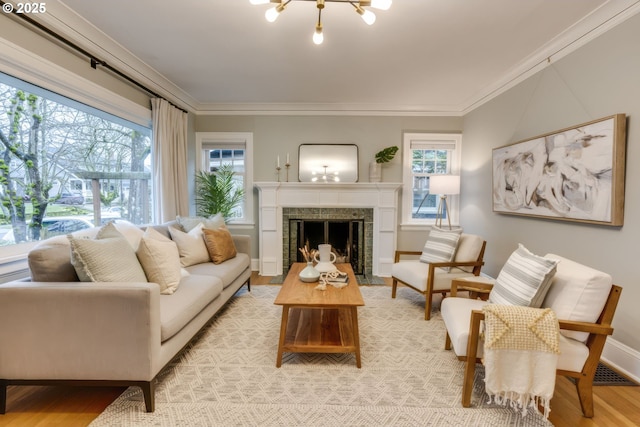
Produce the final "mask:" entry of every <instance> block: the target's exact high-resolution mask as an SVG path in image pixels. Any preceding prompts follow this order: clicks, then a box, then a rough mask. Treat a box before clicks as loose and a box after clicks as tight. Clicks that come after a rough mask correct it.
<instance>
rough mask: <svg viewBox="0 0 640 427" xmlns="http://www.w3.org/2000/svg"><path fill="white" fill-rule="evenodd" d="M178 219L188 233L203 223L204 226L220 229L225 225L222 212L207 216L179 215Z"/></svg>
mask: <svg viewBox="0 0 640 427" xmlns="http://www.w3.org/2000/svg"><path fill="white" fill-rule="evenodd" d="M176 221H177V223H178V224H180V226H181V227H182V228H183V229H184V231H186V232H187V233H188V232H189V231H191V230H193V229H194V228H195V227H196V226H197V225H198V224H202V225H203V227H204V228H210V229H212V230H215V229H218V228H220V227H222V226H223V225H224V218H223V217H222V214H221V213H217V214H215V215H212V216H210V217H209V218H205V217H202V216H177V217H176Z"/></svg>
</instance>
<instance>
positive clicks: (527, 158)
mask: <svg viewBox="0 0 640 427" xmlns="http://www.w3.org/2000/svg"><path fill="white" fill-rule="evenodd" d="M625 151H626V116H625V115H624V114H615V115H612V116H608V117H604V118H602V119H598V120H594V121H591V122H588V123H583V124H580V125H577V126H574V127H570V128H566V129H562V130H559V131H555V132H551V133H548V134H544V135H540V136H537V137H535V138H531V139H527V140H523V141H519V142H516V143H513V144H510V145H506V146H503V147H498V148H494V149H493V153H492V167H493V192H492V195H493V211H494V212H497V213H500V214H510V215H522V216H531V217H538V218H546V219H553V220H561V221H577V222H583V223H591V224H600V225H608V226H622V225H623V223H624V181H625Z"/></svg>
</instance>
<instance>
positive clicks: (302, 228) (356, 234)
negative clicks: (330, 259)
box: [282, 208, 373, 275]
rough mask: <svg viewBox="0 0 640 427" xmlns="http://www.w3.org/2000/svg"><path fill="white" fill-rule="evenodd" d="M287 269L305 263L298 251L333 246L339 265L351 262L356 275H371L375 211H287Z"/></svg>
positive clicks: (284, 221)
mask: <svg viewBox="0 0 640 427" xmlns="http://www.w3.org/2000/svg"><path fill="white" fill-rule="evenodd" d="M282 220H283V224H282V225H283V257H282V258H283V270H284V272H285V273H286V271H287V270H288V269H289V266H290V265H291V264H292V263H294V262H302V261H304V260H303V258H302V255H301V254H300V251H298V248H301V247H303V246H304V245H305V244H306V245H308V247H309V248H310V249H315V248H317V247H318V245H319V244H322V243H329V244H331V249H332V252H333V253H335V255H336V262H344V263H350V264H351V266H352V267H353V271H354V273H355V274H364V275H371V273H372V268H371V267H372V266H371V257H372V250H373V233H372V231H371V230H372V227H373V209H367V208H321V209H315V208H283V209H282Z"/></svg>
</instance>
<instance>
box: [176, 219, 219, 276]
mask: <svg viewBox="0 0 640 427" xmlns="http://www.w3.org/2000/svg"><path fill="white" fill-rule="evenodd" d="M169 234H171V239H172V240H173V241H174V242H176V245H178V252H179V253H180V264H181V265H182V266H183V267H189V266H190V265H195V264H202V263H203V262H208V261H209V260H210V258H209V252H208V251H207V246H206V245H205V244H204V239H203V238H202V223H200V224H198V225H197V226H196V227H194V228H193V229H192V230H191V231H189V232H188V233H185V232H184V231H180V230H178V229H177V228H175V227H169Z"/></svg>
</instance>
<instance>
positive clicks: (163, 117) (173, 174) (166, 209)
mask: <svg viewBox="0 0 640 427" xmlns="http://www.w3.org/2000/svg"><path fill="white" fill-rule="evenodd" d="M151 111H152V116H153V163H152V164H153V189H154V197H153V204H154V208H155V213H156V218H155V222H156V223H158V224H162V223H164V222H167V221H171V220H173V219H175V218H176V215H185V216H186V215H188V214H189V197H188V187H187V113H185V112H183V111H181V110H180V109H178V108H176V107H174V106H172V105H171V104H170V103H169V102H168V101H167V100H165V99H161V98H154V99H152V100H151Z"/></svg>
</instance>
